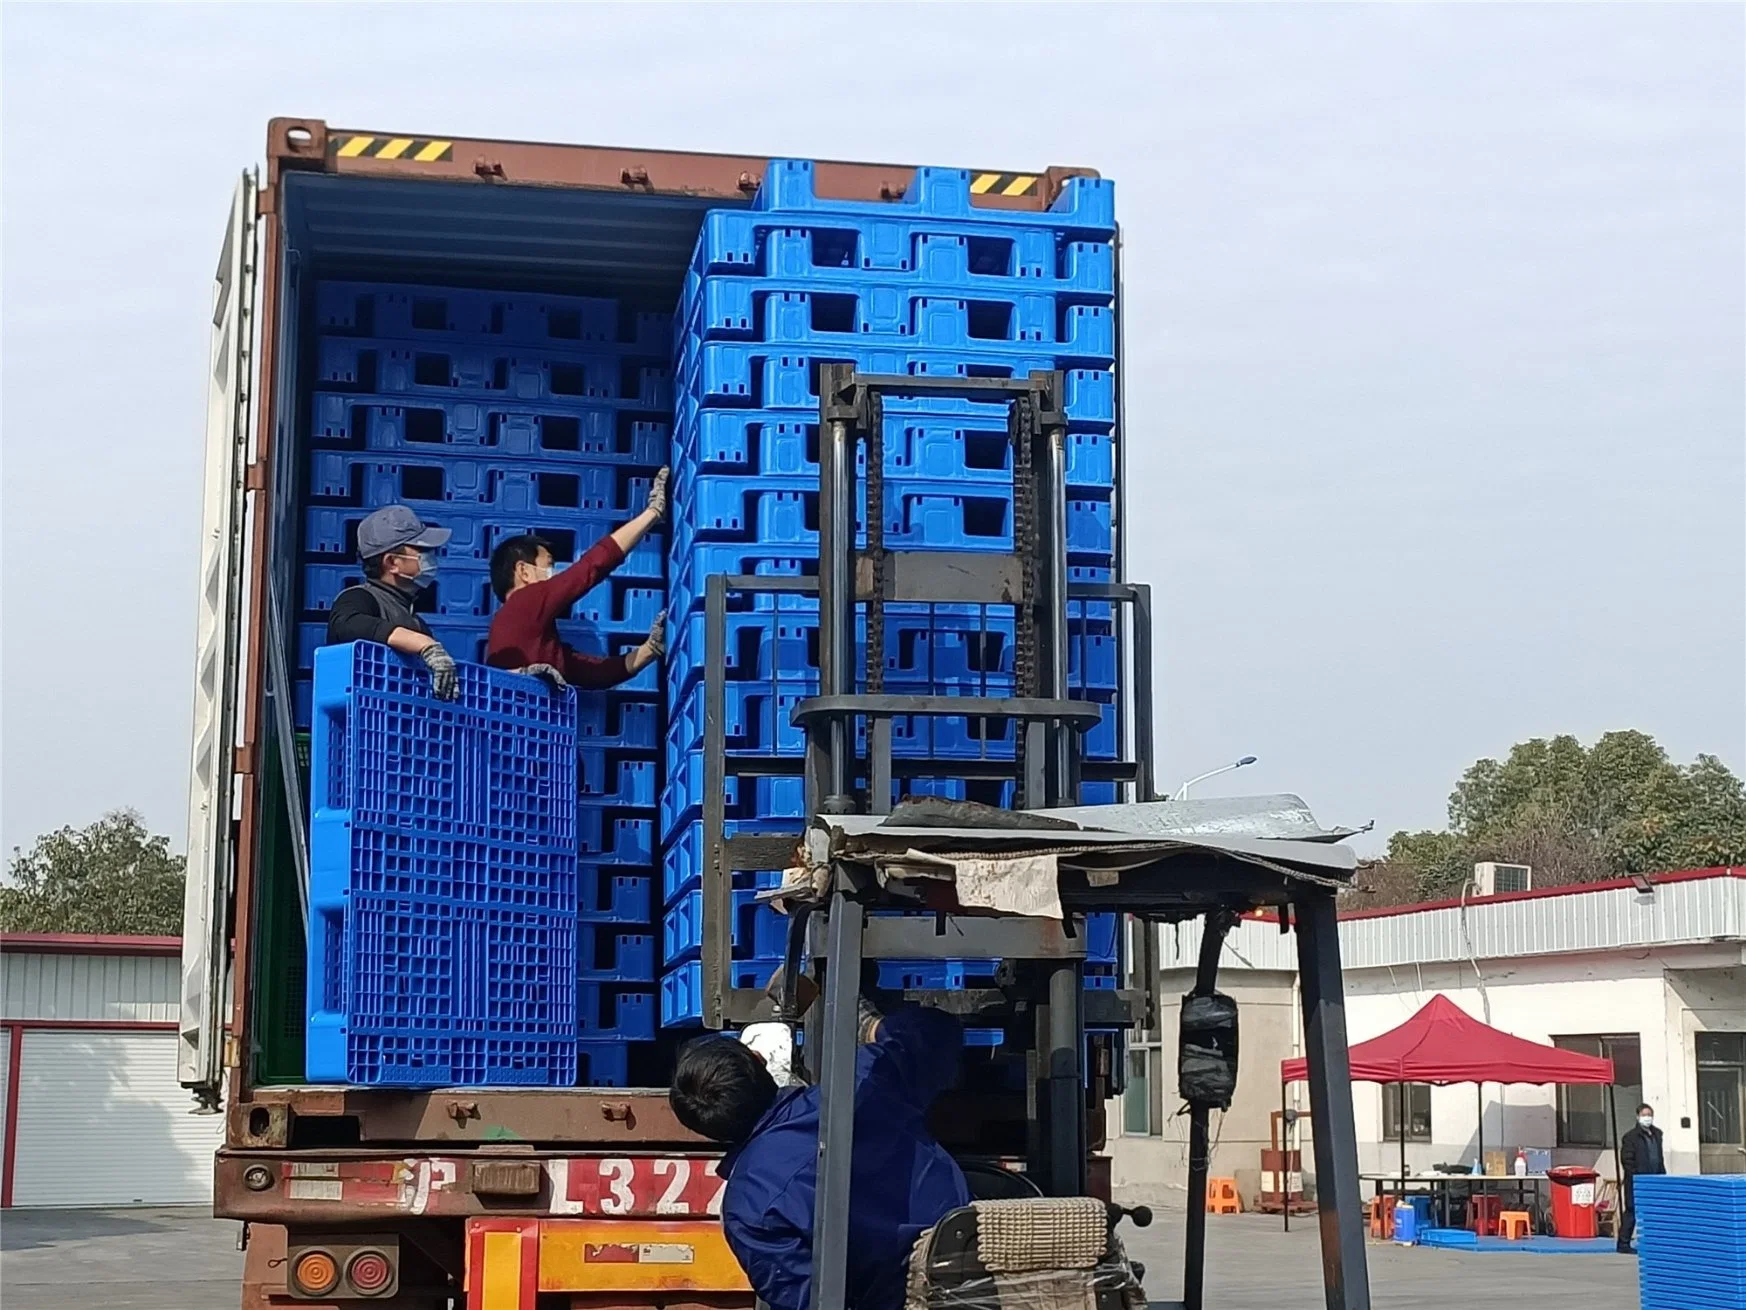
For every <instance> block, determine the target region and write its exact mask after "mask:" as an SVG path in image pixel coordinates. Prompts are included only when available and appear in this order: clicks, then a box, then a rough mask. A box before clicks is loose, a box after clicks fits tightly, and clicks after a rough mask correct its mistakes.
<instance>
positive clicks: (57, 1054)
mask: <svg viewBox="0 0 1746 1310" xmlns="http://www.w3.org/2000/svg"><path fill="white" fill-rule="evenodd" d="M181 952H182V943H181V939H180V938H177V937H97V936H84V935H77V934H62V933H46V934H37V933H8V934H0V1104H3V1105H4V1106H5V1118H4V1138H3V1140H0V1207H7V1208H10V1207H14V1206H17V1207H24V1206H83V1205H90V1206H100V1205H101V1206H108V1205H208V1204H210V1203H211V1200H212V1153H213V1152H214V1151H215V1150H216V1149H217V1148H218V1146H219V1143H220V1141H221V1140H222V1138H223V1135H224V1120H223V1117H222V1116H220V1115H216V1114H207V1115H196V1114H193V1113H191V1110H192V1109H193V1101H192V1100H191V1098H190V1097H189V1095H188V1093H187V1092H186V1091H184V1090H183V1089H182V1087H181V1086H180V1085H178V1083H177V1081H176V1015H177V1007H178V997H179V995H180V990H181V977H182V971H181Z"/></svg>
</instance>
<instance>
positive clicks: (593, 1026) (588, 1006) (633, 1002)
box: [576, 983, 657, 1043]
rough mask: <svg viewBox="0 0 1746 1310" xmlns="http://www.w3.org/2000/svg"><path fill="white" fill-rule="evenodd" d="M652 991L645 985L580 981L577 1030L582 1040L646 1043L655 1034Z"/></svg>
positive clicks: (653, 995)
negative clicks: (637, 986) (633, 985)
mask: <svg viewBox="0 0 1746 1310" xmlns="http://www.w3.org/2000/svg"><path fill="white" fill-rule="evenodd" d="M656 1008H657V1007H656V1002H655V993H654V992H653V991H652V990H650V989H648V988H635V989H633V988H628V987H618V986H614V985H612V984H610V983H583V984H582V986H581V988H580V989H579V990H578V992H577V1005H576V1012H577V1025H576V1026H577V1031H578V1032H579V1033H580V1034H581V1038H582V1041H583V1042H585V1043H593V1042H645V1041H648V1040H649V1039H650V1038H652V1037H654V1035H655V1013H656Z"/></svg>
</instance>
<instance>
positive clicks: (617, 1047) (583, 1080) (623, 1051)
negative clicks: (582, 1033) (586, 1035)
mask: <svg viewBox="0 0 1746 1310" xmlns="http://www.w3.org/2000/svg"><path fill="white" fill-rule="evenodd" d="M652 1013H653V1011H652V1009H651V1014H652ZM649 1037H650V1038H653V1037H654V1033H652V1032H651V1033H650V1034H649ZM576 1054H577V1057H578V1060H579V1062H580V1070H579V1073H578V1075H577V1079H576V1085H577V1086H578V1087H629V1086H630V1047H629V1046H628V1045H626V1044H625V1043H624V1042H581V1043H579V1044H578V1045H577V1047H576Z"/></svg>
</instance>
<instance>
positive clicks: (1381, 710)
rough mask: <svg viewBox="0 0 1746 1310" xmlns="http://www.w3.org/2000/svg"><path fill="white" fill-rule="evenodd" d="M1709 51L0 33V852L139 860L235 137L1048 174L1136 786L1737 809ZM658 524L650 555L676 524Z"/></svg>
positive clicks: (1721, 76) (1722, 181)
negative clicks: (323, 125) (1100, 281)
mask: <svg viewBox="0 0 1746 1310" xmlns="http://www.w3.org/2000/svg"><path fill="white" fill-rule="evenodd" d="M1743 14H1746V11H1743V10H1742V8H1741V7H1740V6H1737V5H1697V6H1680V5H1671V4H1654V5H1644V6H1631V5H1537V6H1531V7H1521V8H1517V7H1510V6H1505V5H1490V4H1487V5H1478V4H1476V5H1471V6H1450V7H1436V6H1427V5H1395V6H1373V7H1332V6H1330V7H1321V6H1315V5H1299V6H1283V5H1269V6H1254V7H1247V6H1240V5H1217V6H1209V7H1198V6H1174V7H1168V8H1142V7H1108V8H1091V7H1079V8H1062V9H1044V8H1037V7H1022V8H1000V7H995V6H991V5H979V6H973V7H965V8H951V7H946V6H943V5H933V6H929V7H926V8H876V9H863V8H855V7H849V6H838V5H821V6H813V7H800V6H793V7H780V8H769V9H758V8H744V9H738V8H731V7H727V6H721V5H716V6H710V7H708V8H702V7H699V8H680V7H667V6H658V5H644V6H639V7H635V8H630V7H626V8H586V7H581V6H545V7H541V6H530V7H526V8H521V7H516V6H510V5H493V6H490V7H489V8H484V7H481V8H470V7H461V6H439V7H430V8H415V7H412V6H384V7H358V8H351V7H339V6H315V5H312V6H304V7H288V8H281V7H276V6H270V5H246V6H244V5H232V6H222V7H221V6H216V5H212V6H190V7H185V8H153V7H146V6H108V7H74V6H60V5H33V4H20V3H10V4H7V5H6V6H5V16H4V34H3V40H4V50H3V67H0V78H3V81H4V88H3V92H0V95H3V101H0V112H3V123H0V129H3V131H4V156H3V158H4V163H3V173H0V184H3V188H4V197H3V214H0V217H3V223H4V233H3V247H0V256H3V259H4V265H3V269H4V283H3V287H0V291H3V298H4V308H3V319H0V351H3V375H0V423H3V427H4V444H3V448H0V461H3V462H0V478H3V484H0V485H3V496H4V499H3V503H0V512H3V516H4V518H3V535H0V547H3V550H4V563H3V582H0V605H3V607H4V608H3V612H0V625H3V628H0V659H3V661H4V665H3V670H0V715H3V722H0V731H3V749H4V753H3V757H0V767H3V770H4V780H3V782H4V790H3V793H0V804H3V813H0V841H3V842H4V844H5V846H6V847H8V848H9V847H11V846H12V845H14V844H20V843H27V842H29V841H30V840H31V839H32V838H34V837H35V836H36V835H37V834H38V833H40V832H43V831H44V830H46V829H48V828H51V827H53V826H56V825H59V824H63V823H83V822H86V821H88V820H90V819H93V818H95V817H96V816H97V815H99V814H100V813H102V812H103V811H105V810H107V809H109V808H111V807H114V806H119V805H131V806H134V807H136V808H138V809H140V810H141V811H143V812H144V814H145V816H146V818H147V821H148V822H149V824H150V825H151V826H152V827H153V828H154V829H156V830H158V831H163V832H167V833H169V834H171V836H172V839H173V842H174V844H175V845H176V846H177V847H178V848H180V847H181V844H182V838H183V829H184V825H185V804H186V786H187V783H186V778H187V763H188V740H189V714H190V701H191V686H192V654H193V641H194V595H195V566H196V565H195V562H196V544H197V540H196V539H197V536H198V532H199V514H200V504H199V476H200V461H201V439H202V424H203V417H202V413H203V410H202V407H203V404H204V383H203V368H204V363H205V353H206V350H207V336H208V322H207V316H208V307H209V296H210V286H211V278H212V271H213V267H214V264H215V259H216V255H217V250H218V243H219V238H220V235H221V231H222V224H223V217H224V212H225V207H226V204H227V202H228V199H229V195H230V191H231V187H232V185H233V183H234V181H235V178H236V175H237V173H238V172H239V170H241V169H242V168H244V167H245V166H248V165H250V164H251V163H253V162H255V161H257V160H258V159H259V157H260V152H261V146H262V142H263V140H264V138H265V127H266V120H267V119H268V117H269V116H271V115H274V114H294V115H306V116H311V117H320V118H325V119H326V120H327V121H328V122H330V123H332V124H335V125H338V126H350V127H362V128H378V129H403V130H407V131H411V132H418V133H423V134H453V135H471V136H484V137H490V136H497V137H508V138H523V139H534V140H560V141H561V140H568V141H586V142H597V143H605V144H625V145H647V146H660V147H667V148H674V149H693V150H728V151H736V152H746V153H769V154H773V155H793V156H825V157H835V158H868V159H881V160H897V161H906V162H916V163H936V164H952V165H965V166H987V167H1002V166H1005V167H1012V168H1036V167H1040V166H1042V165H1045V164H1049V163H1063V164H1076V165H1089V166H1092V167H1095V168H1098V169H1100V170H1101V171H1102V172H1104V173H1105V174H1106V175H1107V176H1110V177H1113V178H1114V179H1115V180H1116V186H1117V193H1116V194H1117V204H1118V210H1119V213H1120V216H1121V219H1122V221H1123V223H1124V226H1125V231H1126V240H1127V267H1126V275H1127V284H1126V296H1127V302H1126V303H1127V309H1126V314H1127V326H1128V332H1129V338H1128V343H1127V350H1126V368H1127V417H1128V423H1127V430H1126V433H1125V434H1124V435H1125V439H1126V442H1127V450H1128V454H1127V461H1128V463H1127V477H1128V504H1129V507H1130V511H1131V522H1130V524H1129V530H1130V536H1129V564H1130V568H1129V571H1130V574H1131V576H1133V577H1135V578H1143V579H1150V580H1151V581H1152V582H1153V583H1154V584H1155V586H1156V588H1157V616H1158V623H1159V626H1160V629H1161V652H1160V657H1159V664H1160V669H1159V672H1160V677H1161V681H1160V688H1161V694H1162V698H1163V719H1162V725H1161V729H1160V742H1159V754H1160V761H1161V767H1160V773H1161V777H1162V779H1163V780H1165V781H1166V782H1167V783H1168V782H1169V781H1171V780H1179V779H1181V778H1182V777H1183V776H1185V775H1187V774H1191V773H1196V772H1199V771H1201V770H1203V769H1207V768H1210V767H1212V766H1214V765H1216V764H1218V763H1221V762H1223V761H1226V760H1229V759H1232V758H1235V757H1236V756H1238V755H1242V754H1254V755H1257V756H1259V757H1260V763H1259V764H1257V765H1255V766H1254V767H1252V768H1249V769H1246V770H1244V771H1243V772H1242V773H1241V774H1237V775H1232V776H1227V777H1225V778H1220V779H1217V780H1216V781H1215V782H1213V783H1209V784H1207V785H1206V786H1205V787H1204V788H1203V789H1201V790H1202V791H1203V793H1204V794H1207V795H1216V794H1220V793H1221V792H1225V793H1229V792H1233V791H1237V790H1253V791H1273V790H1288V791H1296V792H1298V793H1300V794H1301V795H1303V796H1304V797H1305V798H1306V799H1307V800H1308V801H1309V802H1310V804H1311V805H1312V807H1313V808H1314V809H1315V810H1316V812H1317V813H1318V814H1319V815H1320V816H1321V817H1322V818H1323V819H1324V820H1326V821H1330V822H1344V823H1362V822H1363V821H1365V820H1368V819H1375V820H1376V821H1377V825H1378V828H1379V829H1380V830H1381V831H1382V832H1386V831H1388V830H1390V829H1393V828H1398V827H1419V826H1426V825H1439V824H1440V823H1441V822H1442V819H1443V809H1444V802H1445V799H1446V797H1447V794H1448V791H1449V788H1450V785H1451V784H1452V783H1453V781H1454V779H1455V778H1456V776H1457V775H1458V774H1459V772H1460V771H1461V769H1462V768H1464V767H1465V766H1466V765H1467V764H1468V763H1470V762H1471V761H1472V760H1474V759H1475V758H1477V757H1479V756H1481V755H1488V754H1497V753H1500V752H1502V751H1505V750H1507V749H1508V747H1509V746H1510V744H1511V743H1512V742H1514V741H1517V740H1519V739H1522V738H1525V737H1529V736H1535V735H1544V734H1550V733H1555V732H1572V733H1575V734H1577V735H1578V736H1580V737H1582V738H1584V739H1585V740H1589V739H1592V738H1593V737H1594V736H1595V735H1596V734H1598V733H1600V732H1602V731H1605V730H1607V729H1610V728H1619V727H1636V728H1642V729H1644V730H1646V731H1648V732H1651V733H1653V734H1654V735H1655V736H1656V737H1658V738H1659V739H1660V740H1661V742H1662V743H1663V744H1664V745H1665V746H1666V747H1667V748H1668V749H1669V750H1670V751H1671V752H1672V753H1673V755H1674V756H1675V757H1676V758H1680V759H1690V758H1691V757H1692V756H1693V755H1694V754H1696V753H1697V752H1699V751H1710V752H1715V753H1718V754H1720V755H1721V756H1722V757H1723V758H1724V759H1725V760H1726V761H1727V762H1728V763H1729V764H1730V765H1731V766H1732V767H1734V768H1735V769H1736V770H1739V769H1741V768H1742V767H1743V766H1746V670H1743V659H1746V656H1743V652H1746V540H1743V529H1742V521H1743V503H1746V453H1743V450H1746V358H1743V357H1746V333H1743V327H1742V324H1743V320H1746V239H1743V235H1742V234H1743V232H1746V132H1743V123H1746V107H1743V97H1746V57H1743V53H1742V52H1743V50H1746V18H1743ZM682 508H683V507H681V511H682Z"/></svg>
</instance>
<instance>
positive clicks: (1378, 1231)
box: [1364, 1196, 1394, 1242]
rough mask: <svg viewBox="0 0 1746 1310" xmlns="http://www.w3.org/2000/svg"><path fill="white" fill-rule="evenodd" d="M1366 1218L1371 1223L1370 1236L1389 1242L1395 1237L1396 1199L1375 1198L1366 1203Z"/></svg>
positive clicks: (1387, 1197) (1386, 1197)
mask: <svg viewBox="0 0 1746 1310" xmlns="http://www.w3.org/2000/svg"><path fill="white" fill-rule="evenodd" d="M1364 1215H1365V1218H1366V1219H1368V1220H1369V1221H1370V1235H1371V1236H1372V1237H1377V1238H1381V1239H1382V1240H1383V1241H1385V1242H1386V1241H1388V1240H1389V1239H1390V1238H1392V1237H1393V1236H1394V1198H1393V1197H1389V1196H1373V1197H1371V1198H1370V1199H1369V1200H1368V1201H1366V1202H1365V1203H1364Z"/></svg>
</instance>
